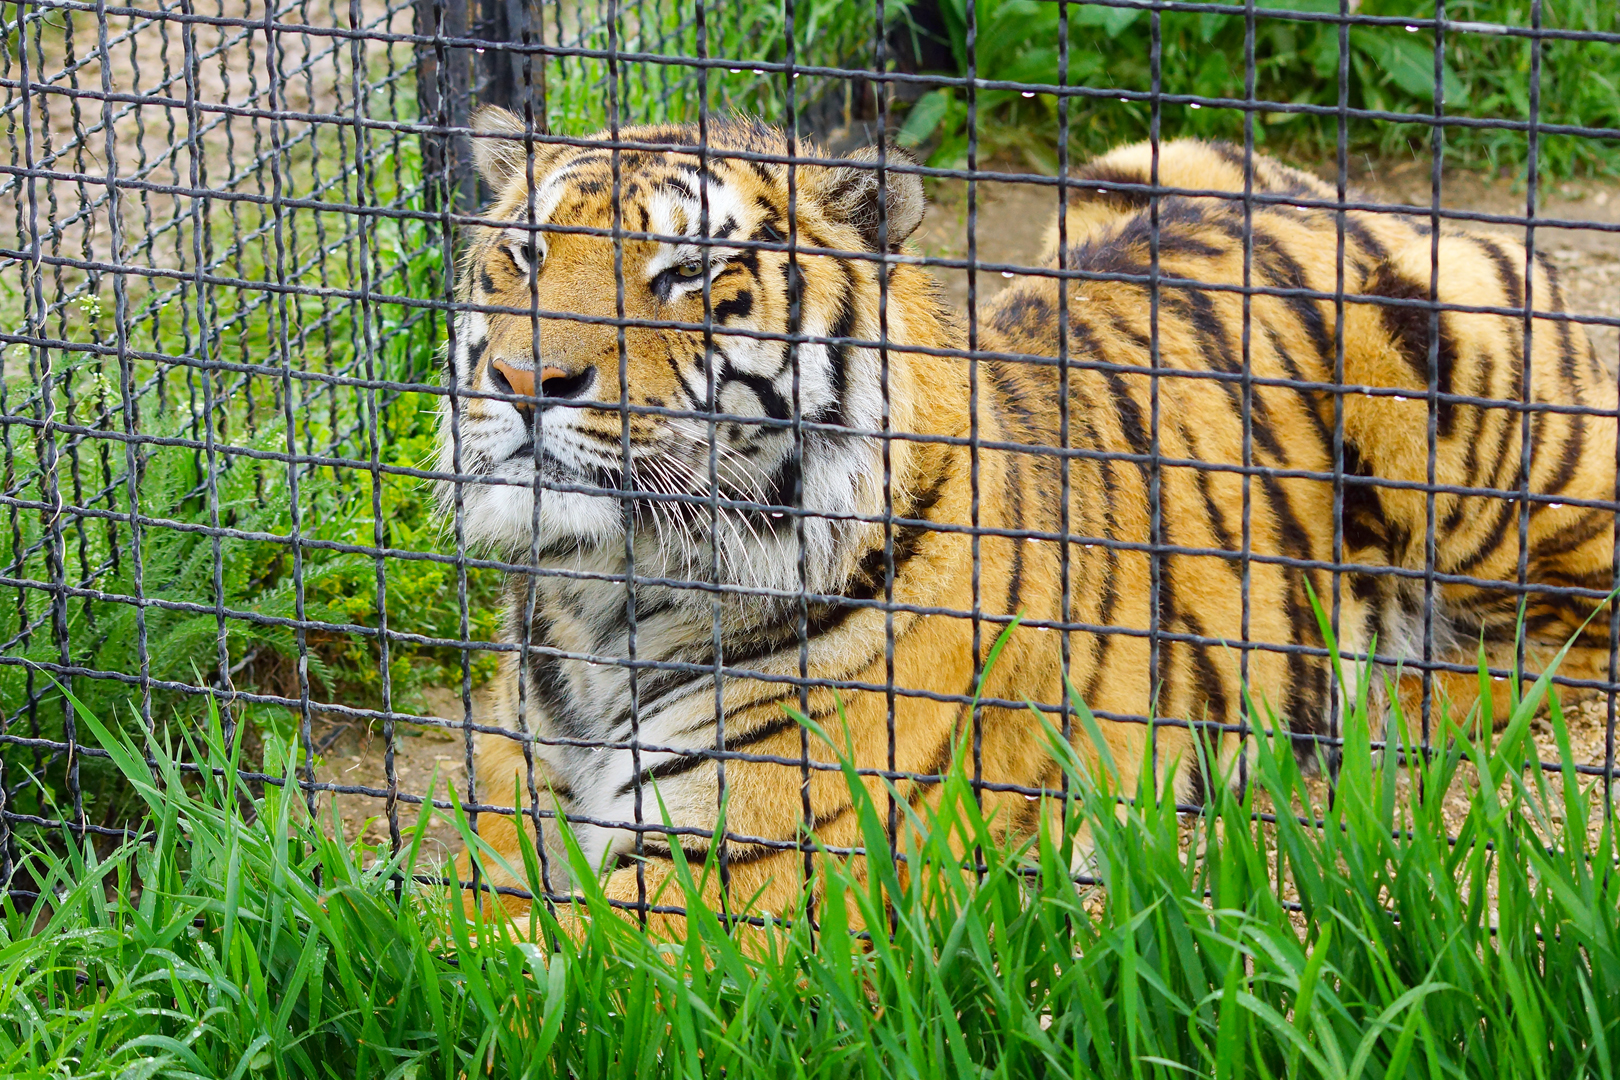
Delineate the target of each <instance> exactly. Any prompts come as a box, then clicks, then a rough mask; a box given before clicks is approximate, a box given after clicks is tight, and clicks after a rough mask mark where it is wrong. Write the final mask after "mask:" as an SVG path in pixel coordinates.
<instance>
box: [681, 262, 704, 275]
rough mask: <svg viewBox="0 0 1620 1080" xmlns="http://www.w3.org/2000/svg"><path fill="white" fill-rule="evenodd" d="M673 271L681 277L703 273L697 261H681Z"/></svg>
mask: <svg viewBox="0 0 1620 1080" xmlns="http://www.w3.org/2000/svg"><path fill="white" fill-rule="evenodd" d="M675 272H676V273H677V274H679V275H680V276H681V277H683V278H695V277H697V276H698V275H700V274H702V273H703V267H701V266H699V265H698V264H697V263H681V264H680V265H679V266H677V267H676V268H675Z"/></svg>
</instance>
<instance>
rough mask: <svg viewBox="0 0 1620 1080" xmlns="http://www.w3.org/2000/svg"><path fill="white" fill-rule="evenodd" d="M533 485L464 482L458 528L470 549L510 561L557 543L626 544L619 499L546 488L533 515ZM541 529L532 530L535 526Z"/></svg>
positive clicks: (526, 558) (528, 557) (522, 559)
mask: <svg viewBox="0 0 1620 1080" xmlns="http://www.w3.org/2000/svg"><path fill="white" fill-rule="evenodd" d="M534 511H535V507H534V489H533V488H532V487H523V486H518V485H516V484H512V485H506V484H503V485H501V486H499V487H496V486H476V485H472V484H468V485H466V486H465V487H464V488H463V495H462V528H463V530H464V534H465V536H466V538H467V545H468V546H469V547H479V548H483V549H485V550H488V551H498V552H501V553H502V554H503V555H505V556H506V557H507V558H508V559H509V560H511V561H514V562H522V563H526V562H529V561H530V560H531V559H532V557H533V555H534V553H536V552H544V551H553V550H555V549H557V548H559V547H564V546H567V547H576V546H577V547H582V548H583V547H603V546H607V545H609V544H617V545H620V547H621V548H622V545H623V544H624V518H623V516H622V514H621V512H620V509H619V501H618V500H617V499H614V498H611V497H609V496H605V495H585V494H582V493H579V492H573V491H553V490H550V489H545V490H543V491H542V494H541V496H540V516H539V520H538V523H537V522H536V519H535V512H534ZM536 524H538V526H539V531H538V533H536V531H535V526H536Z"/></svg>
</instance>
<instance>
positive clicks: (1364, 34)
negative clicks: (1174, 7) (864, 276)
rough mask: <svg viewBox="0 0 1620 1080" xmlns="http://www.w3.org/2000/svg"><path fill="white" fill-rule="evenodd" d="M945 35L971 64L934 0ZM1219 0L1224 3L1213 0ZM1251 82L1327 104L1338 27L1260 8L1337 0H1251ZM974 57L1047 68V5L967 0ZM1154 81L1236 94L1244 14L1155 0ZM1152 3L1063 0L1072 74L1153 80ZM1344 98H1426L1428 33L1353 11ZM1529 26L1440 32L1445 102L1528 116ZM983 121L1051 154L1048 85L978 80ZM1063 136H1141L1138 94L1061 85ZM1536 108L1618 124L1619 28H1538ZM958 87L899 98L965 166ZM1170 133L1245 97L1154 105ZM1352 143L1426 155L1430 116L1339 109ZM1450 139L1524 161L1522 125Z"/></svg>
mask: <svg viewBox="0 0 1620 1080" xmlns="http://www.w3.org/2000/svg"><path fill="white" fill-rule="evenodd" d="M939 6H940V12H941V14H942V16H943V22H944V28H945V33H944V44H945V45H946V46H947V47H948V49H949V52H950V54H951V56H952V57H953V59H954V63H953V64H952V65H951V66H950V67H948V68H947V73H949V74H953V75H964V74H966V68H967V51H966V44H967V40H966V39H967V8H966V3H965V0H940V3H939ZM1225 6H1230V5H1225ZM1351 6H1352V10H1354V11H1356V12H1357V13H1358V14H1360V15H1379V16H1391V17H1398V18H1414V19H1416V18H1424V17H1428V18H1433V16H1434V4H1433V3H1432V0H1430V2H1419V3H1415V4H1414V3H1412V2H1410V0H1366V2H1364V3H1361V4H1360V5H1359V6H1358V5H1354V4H1352V5H1351ZM1256 7H1257V8H1258V16H1259V17H1258V18H1257V20H1256V22H1255V42H1254V48H1255V61H1256V73H1255V75H1256V79H1255V97H1256V100H1261V101H1274V102H1283V103H1291V104H1303V105H1318V106H1333V107H1336V106H1337V105H1338V101H1339V96H1338V95H1339V84H1338V70H1339V29H1338V27H1337V26H1336V25H1334V24H1332V23H1326V22H1299V21H1284V20H1280V19H1276V18H1267V17H1266V16H1267V9H1289V10H1296V11H1298V10H1303V11H1307V12H1315V13H1325V14H1336V13H1337V12H1338V11H1339V0H1257V3H1256ZM974 11H975V15H976V20H977V37H976V49H975V55H976V61H977V69H976V73H977V75H978V76H979V77H980V78H982V79H1004V80H1011V81H1018V82H1026V83H1048V84H1055V83H1057V81H1058V62H1059V54H1058V44H1057V43H1058V40H1059V37H1060V34H1059V31H1058V5H1057V4H1055V3H1051V2H1049V0H976V3H975V5H974ZM1445 13H1446V16H1447V18H1449V19H1455V20H1463V21H1469V22H1477V23H1496V24H1506V25H1509V26H1518V27H1528V26H1530V0H1450V2H1448V3H1447V4H1446V6H1445ZM1160 18H1161V35H1162V48H1163V63H1162V67H1161V79H1162V86H1163V90H1164V92H1165V93H1166V94H1187V95H1198V96H1202V97H1219V98H1233V99H1239V100H1241V99H1243V98H1244V81H1243V80H1244V32H1245V31H1244V20H1243V17H1242V16H1241V14H1239V15H1235V16H1234V15H1229V14H1206V13H1198V12H1166V13H1164V14H1163V15H1162V16H1161V17H1160ZM1150 21H1151V20H1150V16H1149V15H1148V13H1146V12H1145V11H1141V10H1138V9H1131V8H1117V7H1114V8H1110V7H1099V6H1090V5H1087V4H1085V3H1084V0H1073V2H1072V3H1070V4H1069V32H1070V41H1071V45H1070V52H1069V68H1068V84H1069V85H1071V86H1085V87H1092V88H1099V89H1102V88H1113V89H1121V90H1129V91H1138V92H1146V91H1148V90H1150V89H1151V87H1152V70H1151V68H1150V66H1149V56H1150V46H1151V38H1150ZM1543 25H1544V26H1545V27H1547V28H1550V29H1551V28H1556V29H1564V30H1583V31H1606V32H1609V33H1616V32H1620V6H1616V5H1615V4H1614V3H1613V2H1612V0H1546V2H1545V3H1544V4H1543ZM1349 62H1350V70H1349V79H1350V87H1349V100H1348V105H1349V106H1350V107H1351V108H1353V109H1370V110H1378V111H1385V112H1399V113H1404V114H1419V115H1423V116H1429V115H1432V113H1433V111H1434V35H1433V34H1432V33H1431V32H1429V31H1419V32H1408V31H1407V30H1406V29H1405V28H1404V27H1403V26H1387V27H1384V26H1380V27H1374V26H1355V27H1352V28H1351V29H1350V33H1349ZM1530 75H1531V44H1530V42H1529V40H1528V39H1525V38H1521V37H1508V36H1503V35H1494V34H1482V33H1454V34H1451V35H1450V36H1449V37H1448V38H1447V41H1446V49H1445V71H1444V97H1445V108H1446V113H1447V114H1448V115H1450V116H1466V117H1475V118H1482V119H1501V120H1513V121H1525V120H1528V119H1529V117H1530V82H1531V78H1530ZM978 107H979V110H980V112H979V118H980V131H979V135H980V139H981V141H982V145H983V150H982V151H981V154H982V155H983V156H986V157H987V156H988V155H990V154H992V153H994V152H995V151H997V150H1011V151H1021V152H1023V153H1024V154H1025V155H1027V156H1028V158H1029V159H1030V161H1031V162H1032V163H1034V164H1035V165H1036V166H1038V167H1040V168H1043V169H1045V170H1046V171H1049V172H1050V171H1055V169H1056V161H1057V159H1056V156H1055V154H1054V151H1053V146H1054V144H1055V142H1056V140H1057V135H1058V124H1057V106H1056V103H1055V99H1054V98H1052V97H1051V96H1050V95H1036V96H1034V97H1032V98H1024V97H1023V96H1022V95H1021V94H1020V93H1019V92H1017V91H1011V90H985V91H981V92H980V93H979V94H978ZM1070 108H1071V111H1070V124H1071V128H1070V130H1071V137H1072V139H1073V146H1072V150H1073V152H1074V153H1076V154H1079V155H1087V154H1094V153H1099V152H1101V151H1103V150H1105V149H1107V148H1108V147H1110V146H1113V145H1115V144H1117V143H1121V142H1127V141H1136V140H1138V139H1144V138H1146V137H1147V134H1148V120H1149V110H1148V104H1147V102H1145V101H1130V102H1121V101H1118V100H1115V99H1114V98H1112V97H1108V96H1104V97H1101V98H1096V97H1092V98H1076V99H1073V104H1072V105H1071V107H1070ZM1539 116H1540V120H1541V122H1542V123H1548V124H1573V125H1581V126H1586V127H1597V128H1608V129H1616V128H1620V46H1617V45H1614V44H1608V43H1603V42H1579V41H1552V40H1548V41H1546V42H1544V44H1543V46H1542V57H1541V106H1540V112H1539ZM1255 119H1256V122H1255V125H1254V138H1255V141H1256V143H1257V144H1259V145H1261V146H1263V147H1270V148H1273V149H1280V150H1282V151H1284V152H1287V153H1290V154H1292V155H1293V156H1294V157H1296V158H1297V159H1299V160H1301V161H1304V162H1307V163H1311V164H1321V165H1326V166H1331V164H1332V162H1333V160H1334V153H1335V147H1336V145H1337V137H1338V122H1337V119H1336V117H1334V116H1331V115H1329V116H1308V115H1303V114H1299V113H1286V112H1282V111H1268V112H1259V113H1257V114H1256V118H1255ZM966 120H967V101H966V97H965V95H964V93H963V92H962V91H961V90H960V89H944V90H936V91H933V92H931V93H930V94H928V95H927V96H925V97H924V98H922V99H921V100H920V101H919V102H918V103H917V104H916V106H914V107H913V109H912V111H911V112H910V113H909V114H908V115H907V117H906V120H905V125H904V128H903V129H902V131H901V134H900V141H901V142H902V143H903V144H907V145H912V146H919V145H920V146H923V147H924V148H925V149H926V150H927V151H928V152H929V153H930V154H931V159H932V161H933V163H935V164H939V165H945V166H954V167H959V166H961V165H962V164H963V163H964V156H965V153H966V148H967V126H966ZM1163 131H1164V134H1165V136H1166V137H1174V136H1179V135H1197V136H1204V137H1212V138H1223V139H1235V140H1238V141H1242V139H1243V113H1242V111H1240V110H1238V109H1233V108H1212V107H1208V106H1206V107H1204V108H1193V107H1191V106H1189V105H1185V104H1174V105H1172V104H1167V105H1165V106H1164V115H1163ZM1347 136H1348V139H1349V144H1350V149H1351V150H1352V151H1353V152H1355V153H1357V154H1362V153H1371V154H1377V155H1386V156H1391V155H1393V156H1399V157H1405V156H1407V155H1408V154H1410V153H1413V152H1416V153H1419V154H1424V155H1426V154H1427V153H1428V149H1429V140H1430V129H1429V128H1428V127H1427V126H1424V125H1419V124H1410V123H1394V122H1390V121H1385V120H1378V121H1369V120H1355V119H1352V120H1351V121H1350V122H1349V126H1348V130H1347ZM1445 153H1446V156H1447V160H1448V161H1449V163H1450V164H1451V165H1452V166H1455V167H1461V168H1467V169H1499V168H1500V169H1507V170H1510V171H1516V172H1521V173H1522V171H1523V170H1524V167H1525V163H1526V161H1527V160H1528V156H1529V145H1528V139H1527V136H1526V134H1525V133H1524V132H1522V131H1519V132H1513V131H1502V130H1489V129H1480V128H1458V127H1452V128H1447V129H1446V135H1445ZM1539 164H1540V168H1541V169H1542V170H1543V172H1544V174H1550V175H1553V176H1565V175H1569V174H1572V173H1578V172H1604V173H1610V174H1615V173H1620V140H1615V139H1609V140H1598V139H1588V138H1578V137H1574V136H1546V135H1543V137H1542V139H1541V144H1540V147H1539Z"/></svg>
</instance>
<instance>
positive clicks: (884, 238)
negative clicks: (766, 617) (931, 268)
mask: <svg viewBox="0 0 1620 1080" xmlns="http://www.w3.org/2000/svg"><path fill="white" fill-rule="evenodd" d="M472 131H473V138H472V151H473V160H474V162H475V164H476V166H477V169H478V172H479V174H480V175H481V176H482V177H483V179H484V180H485V181H486V182H487V183H488V185H489V187H490V189H491V190H493V191H494V192H495V193H496V195H495V200H494V202H493V204H492V205H491V206H490V207H489V208H488V209H487V210H486V211H485V212H484V214H483V215H482V221H481V223H480V224H478V225H476V226H475V227H473V228H472V230H471V236H470V238H469V243H468V245H467V248H466V252H465V255H464V258H463V261H462V264H461V267H460V273H459V282H458V291H457V299H458V306H459V307H460V311H459V313H458V314H457V316H456V318H455V323H454V327H453V336H452V339H451V344H450V347H449V349H448V351H447V355H446V360H447V372H446V381H447V384H448V386H449V387H450V388H451V393H450V394H448V395H447V396H446V397H445V399H444V403H443V407H442V410H441V429H440V433H441V439H440V443H441V458H440V468H441V470H442V471H444V472H446V473H454V474H456V475H457V476H459V477H461V478H463V479H462V481H461V482H460V483H453V482H449V481H446V482H445V483H444V484H443V485H442V488H443V490H442V492H441V495H442V497H443V499H444V502H445V505H446V508H447V509H448V508H450V507H452V506H453V505H454V504H455V503H456V502H457V501H458V499H459V502H460V513H461V515H462V518H461V520H462V522H463V525H464V529H465V535H466V537H467V539H468V541H469V542H470V543H473V544H477V545H481V546H484V547H486V548H487V549H490V550H493V551H497V552H501V553H503V554H504V555H506V556H507V557H509V558H511V559H513V560H519V561H527V560H528V559H530V558H534V557H538V558H540V559H541V560H542V561H545V560H547V559H552V560H555V559H561V558H568V559H571V560H578V559H581V558H584V557H588V556H589V555H590V554H591V553H593V552H594V553H596V554H597V555H598V556H600V557H602V558H618V559H622V558H623V556H624V554H625V551H626V540H627V529H628V531H629V540H630V542H631V544H632V550H633V551H634V553H635V556H636V564H637V573H638V574H640V573H649V574H657V573H664V574H671V575H694V574H698V575H703V576H704V578H705V579H706V578H707V576H708V575H710V574H713V573H719V574H721V575H722V579H723V580H729V581H742V582H746V583H749V584H753V585H760V586H772V587H781V588H790V589H797V588H798V587H799V579H798V562H797V559H798V550H799V547H798V543H799V542H798V538H797V535H796V530H795V528H794V520H795V518H796V517H799V516H801V515H800V511H799V508H802V518H803V521H804V550H805V555H806V570H807V575H808V584H809V586H810V588H812V589H818V588H826V587H836V583H837V581H838V580H840V575H842V574H846V573H847V572H848V570H849V567H850V561H851V559H852V558H855V557H858V554H859V549H860V548H861V540H862V537H863V536H868V534H870V532H871V531H872V530H873V529H874V528H880V526H875V525H873V524H872V523H871V522H870V521H869V520H868V521H863V520H861V519H862V518H867V519H869V518H871V517H873V516H874V515H880V514H881V513H882V512H883V507H884V492H883V479H882V478H883V466H882V444H881V441H880V440H879V439H877V438H875V437H873V435H872V434H871V433H873V432H877V431H878V430H880V429H881V427H882V425H883V423H884V411H885V406H886V405H887V408H888V413H889V423H890V427H891V429H894V430H902V431H903V430H915V429H916V428H917V427H918V424H919V421H920V418H919V416H918V415H917V414H918V413H919V411H920V410H921V401H922V394H921V393H920V391H919V387H918V386H917V385H915V379H914V377H913V375H912V373H911V372H910V369H909V368H908V366H907V357H906V355H905V354H904V353H903V352H902V351H900V350H898V349H890V350H884V352H885V353H887V365H888V372H887V380H885V372H884V364H885V358H884V357H883V356H881V355H880V352H879V350H878V349H877V348H876V347H875V343H876V342H878V340H879V339H880V338H885V340H887V341H889V342H907V341H913V342H916V341H920V342H922V343H924V344H928V343H931V342H932V341H933V340H934V339H935V338H937V337H938V335H939V334H940V333H941V332H942V331H941V329H940V328H941V327H942V326H944V325H945V324H946V322H947V321H948V319H947V316H945V315H944V313H943V309H942V308H941V307H940V305H939V302H938V301H937V299H936V298H935V297H936V291H937V290H936V289H935V287H934V286H933V283H932V281H931V279H929V278H928V277H927V275H926V274H924V273H923V272H922V271H920V270H919V269H917V268H916V267H914V266H910V265H907V264H905V263H903V262H900V263H895V262H891V263H888V264H884V263H882V262H880V261H879V260H878V259H876V258H874V257H873V256H875V255H876V254H877V253H879V252H884V251H887V252H889V253H898V252H899V251H900V249H901V245H902V244H903V243H904V241H905V240H906V238H907V237H908V236H910V235H911V233H912V232H913V231H914V230H915V229H916V228H917V226H918V225H919V224H920V223H921V221H922V217H923V212H924V208H925V204H924V198H923V192H922V185H921V182H920V180H919V179H918V176H917V174H916V173H915V172H906V171H901V172H896V171H892V170H884V171H883V172H882V173H881V175H882V177H883V182H882V184H881V186H880V182H879V175H880V173H879V171H878V170H877V169H876V168H875V167H874V165H875V162H876V160H877V155H876V152H875V151H870V150H869V151H865V152H862V153H860V154H859V155H858V157H857V158H856V159H846V160H844V161H843V163H841V164H840V163H838V162H837V161H836V160H833V159H829V158H828V157H827V155H826V154H825V152H823V151H822V150H820V149H819V148H817V147H814V146H811V145H807V144H806V143H804V142H803V141H800V142H799V143H798V144H797V145H795V146H793V147H791V155H792V157H793V159H794V161H795V164H794V167H793V169H792V174H791V180H790V172H789V167H788V165H787V163H786V161H787V158H788V156H789V154H790V146H789V143H788V140H787V138H786V137H785V135H784V134H783V133H782V132H781V131H779V130H776V129H774V128H771V127H768V126H766V125H764V124H762V123H759V122H756V121H748V120H740V119H731V120H724V121H715V122H711V124H710V125H709V128H708V131H707V133H706V140H705V141H706V148H705V149H703V150H702V151H701V153H700V148H699V133H698V130H697V129H696V128H695V127H691V126H687V127H630V128H623V129H621V130H620V131H619V133H618V149H617V151H616V152H615V150H614V149H613V148H612V146H611V145H604V144H610V143H611V140H610V138H609V136H608V135H606V134H602V135H598V136H595V137H593V138H592V139H589V140H581V141H579V142H577V143H575V144H571V145H562V144H559V143H557V142H554V141H548V140H546V139H544V138H543V137H537V136H527V137H526V136H525V134H524V127H523V123H522V121H520V120H519V119H518V118H517V117H515V116H513V115H512V114H511V113H509V112H507V111H506V110H504V109H500V108H485V109H483V110H481V111H480V112H479V113H477V115H476V116H475V117H474V119H473V124H472ZM887 160H888V161H889V162H890V163H892V164H895V165H901V166H905V165H909V164H911V162H910V159H907V158H905V157H904V156H903V155H902V154H901V153H900V152H899V151H896V150H889V151H888V157H887ZM822 162H826V163H825V164H823V163H822ZM790 222H791V229H790ZM790 233H791V235H792V245H791V246H792V248H793V254H792V255H791V257H790V253H789V250H788V248H789V243H788V241H789V237H790ZM705 237H707V238H708V241H709V242H708V243H705V242H703V241H704V238H705ZM824 252H833V253H836V254H826V253H824ZM863 256H864V257H863ZM885 268H886V270H887V273H888V289H887V293H888V296H887V300H886V301H882V295H883V293H884V289H883V288H882V286H881V283H880V273H882V272H884V270H885ZM880 309H886V310H885V311H883V313H882V314H880ZM706 326H707V327H708V330H707V332H706V329H705V328H706ZM885 335H886V337H885ZM885 381H886V382H887V400H886V397H885ZM893 445H894V448H895V449H894V454H895V455H896V457H895V458H894V459H892V460H891V468H892V471H893V472H894V475H895V476H896V477H901V476H903V475H904V463H903V458H904V455H905V454H906V452H907V451H906V447H905V446H904V445H903V444H902V443H898V442H896V443H894V444H893ZM711 446H712V448H713V449H712V451H711ZM458 490H459V496H458V495H457V491H458ZM626 490H629V491H633V492H639V493H642V494H641V496H639V497H636V498H633V499H630V498H626V497H625V496H623V495H622V494H621V492H623V491H626ZM715 496H717V498H715ZM734 503H753V504H760V505H761V506H763V507H764V508H765V509H748V508H740V507H735V506H732V505H728V504H734ZM711 515H713V518H711ZM852 553H853V554H852Z"/></svg>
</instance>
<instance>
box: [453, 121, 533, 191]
mask: <svg viewBox="0 0 1620 1080" xmlns="http://www.w3.org/2000/svg"><path fill="white" fill-rule="evenodd" d="M472 130H473V136H472V139H471V142H472V157H473V165H474V166H476V167H477V169H478V175H479V176H481V177H483V178H484V182H485V183H486V184H488V185H489V186H490V188H491V189H493V190H494V191H497V192H504V191H506V190H507V188H509V187H511V186H512V185H513V184H515V183H517V182H518V180H519V179H520V178H521V177H522V176H523V166H524V163H525V162H526V161H528V160H530V159H531V155H532V160H533V161H534V167H533V169H532V173H533V174H538V173H539V172H540V168H539V165H540V162H541V161H542V160H544V159H545V158H546V157H548V156H549V155H550V153H551V147H550V146H548V145H547V144H545V143H540V142H529V141H526V140H525V139H524V134H525V132H524V128H523V119H522V118H521V117H519V116H517V115H515V114H513V113H511V112H509V111H507V110H506V109H503V108H501V107H500V106H499V105H485V106H483V107H481V108H480V109H479V110H478V111H477V112H475V113H473V115H472Z"/></svg>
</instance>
